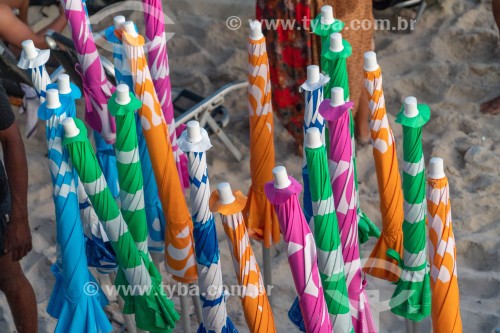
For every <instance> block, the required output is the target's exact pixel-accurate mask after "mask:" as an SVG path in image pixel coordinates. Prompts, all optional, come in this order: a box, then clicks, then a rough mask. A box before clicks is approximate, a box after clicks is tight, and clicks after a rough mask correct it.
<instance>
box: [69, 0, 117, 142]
mask: <svg viewBox="0 0 500 333" xmlns="http://www.w3.org/2000/svg"><path fill="white" fill-rule="evenodd" d="M61 4H62V6H63V7H64V11H65V13H66V18H67V19H68V23H69V26H70V30H71V36H72V38H73V42H74V43H75V49H76V53H77V55H78V60H79V62H80V64H77V65H76V66H77V70H78V71H79V72H80V75H81V76H82V83H83V92H84V96H85V109H86V112H85V121H87V123H88V124H89V125H90V127H92V129H94V130H95V131H97V132H98V133H99V134H101V136H102V137H103V138H104V140H106V142H108V143H113V142H114V141H115V132H116V127H115V120H114V118H113V117H112V116H111V115H110V114H109V112H108V99H109V98H110V97H111V95H112V94H113V92H114V91H115V87H113V85H112V84H111V83H110V82H109V81H108V79H107V77H106V73H105V72H104V69H103V67H102V64H101V59H100V58H99V53H98V52H97V47H96V45H95V42H94V37H93V36H92V31H91V30H90V24H89V20H88V16H87V13H86V9H85V6H84V4H83V3H82V0H61Z"/></svg>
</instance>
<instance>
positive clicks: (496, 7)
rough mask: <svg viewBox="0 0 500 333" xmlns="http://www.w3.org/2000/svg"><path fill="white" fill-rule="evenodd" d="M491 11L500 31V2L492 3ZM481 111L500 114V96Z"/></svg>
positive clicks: (490, 101) (481, 108) (494, 1)
mask: <svg viewBox="0 0 500 333" xmlns="http://www.w3.org/2000/svg"><path fill="white" fill-rule="evenodd" d="M491 10H492V12H493V17H494V18H495V23H496V24H497V28H498V30H500V0H493V1H492V2H491ZM480 110H481V112H482V113H489V114H500V96H498V97H495V98H493V99H492V100H489V101H486V102H484V103H483V104H481V107H480Z"/></svg>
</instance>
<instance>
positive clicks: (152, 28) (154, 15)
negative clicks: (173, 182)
mask: <svg viewBox="0 0 500 333" xmlns="http://www.w3.org/2000/svg"><path fill="white" fill-rule="evenodd" d="M143 7H144V22H145V24H146V38H147V40H148V43H149V47H148V48H147V59H148V66H149V70H150V72H151V76H152V78H153V84H154V86H155V90H156V94H157V95H158V99H159V100H160V103H161V109H162V112H163V116H164V117H165V121H166V123H167V125H168V133H170V142H171V143H172V150H173V152H174V157H175V161H176V163H177V171H178V172H179V178H180V179H181V184H182V187H183V188H188V187H189V173H188V170H187V166H188V160H187V156H186V154H184V152H183V151H182V150H180V149H179V148H178V147H177V133H176V131H175V119H174V104H173V103H172V88H171V86H170V76H169V75H170V68H169V66H168V53H167V40H166V35H165V19H164V16H165V14H163V8H162V5H161V0H143Z"/></svg>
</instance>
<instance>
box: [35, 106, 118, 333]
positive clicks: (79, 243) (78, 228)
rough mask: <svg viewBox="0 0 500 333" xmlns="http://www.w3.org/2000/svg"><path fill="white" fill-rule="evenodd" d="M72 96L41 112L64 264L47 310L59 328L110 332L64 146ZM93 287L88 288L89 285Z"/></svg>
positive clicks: (74, 181)
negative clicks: (64, 123) (90, 266)
mask: <svg viewBox="0 0 500 333" xmlns="http://www.w3.org/2000/svg"><path fill="white" fill-rule="evenodd" d="M68 100H69V99H66V98H64V99H62V102H63V103H64V104H61V106H60V107H58V108H53V109H49V108H47V103H46V102H45V103H43V104H42V105H41V106H40V108H39V110H38V116H39V118H40V119H42V120H45V124H46V137H47V145H48V157H49V162H50V173H51V176H52V184H53V199H54V206H55V211H56V226H57V242H58V244H59V247H60V251H61V252H60V267H59V265H57V264H55V265H54V266H53V267H52V270H53V272H54V274H55V275H56V285H55V287H54V290H53V293H52V296H51V299H50V302H49V306H48V309H47V311H48V312H49V313H50V314H51V315H52V316H54V317H55V318H58V322H57V326H56V329H55V332H64V333H65V332H110V331H111V329H112V327H111V324H110V322H109V320H108V318H107V317H106V314H105V312H104V309H103V306H104V305H106V304H107V300H106V299H105V296H104V294H103V293H102V292H100V289H99V287H98V285H97V284H96V283H95V280H94V278H93V277H92V275H91V274H90V272H89V270H88V268H87V257H86V255H85V241H84V236H83V228H82V223H81V220H80V215H79V214H75V212H78V211H79V204H78V196H77V192H76V183H77V180H78V178H77V175H76V172H75V171H74V170H73V167H72V166H71V164H70V163H69V154H68V151H67V150H66V149H64V148H63V147H62V137H63V135H64V130H63V126H62V121H63V120H64V119H66V117H67V115H68V113H69V112H71V108H72V106H71V104H68V103H66V102H67V101H68ZM89 285H91V286H92V287H93V288H95V289H93V290H92V292H88V289H87V288H88V286H89Z"/></svg>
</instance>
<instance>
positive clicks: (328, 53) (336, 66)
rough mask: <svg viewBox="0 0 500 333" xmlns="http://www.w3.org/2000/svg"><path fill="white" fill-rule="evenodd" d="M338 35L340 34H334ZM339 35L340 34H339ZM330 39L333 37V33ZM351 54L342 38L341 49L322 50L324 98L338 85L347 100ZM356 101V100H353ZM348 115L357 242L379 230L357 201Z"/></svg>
mask: <svg viewBox="0 0 500 333" xmlns="http://www.w3.org/2000/svg"><path fill="white" fill-rule="evenodd" d="M336 35H337V36H339V35H340V34H336ZM340 37H341V36H340ZM331 39H333V34H332V37H331ZM351 55H352V47H351V44H349V42H348V41H347V40H345V39H343V38H342V49H340V50H339V51H332V50H324V51H323V52H322V54H321V58H322V59H323V58H325V59H326V62H327V63H328V66H327V68H328V72H327V74H328V75H329V76H330V81H329V82H328V83H327V85H326V87H325V99H327V98H330V97H331V90H332V88H335V87H340V88H343V89H344V100H345V101H349V94H350V93H349V76H348V73H347V58H348V57H350V56H351ZM354 102H357V101H354ZM349 117H350V119H351V120H350V126H351V128H350V131H351V143H352V157H353V163H354V185H355V186H356V193H355V195H356V203H357V204H356V206H357V209H358V211H357V213H358V234H359V242H360V243H361V244H362V243H365V242H366V241H367V240H368V239H369V238H370V237H375V238H378V237H380V230H379V229H378V227H377V226H376V225H375V224H374V223H373V222H372V221H371V220H370V218H369V217H368V216H367V215H366V214H365V212H364V211H363V210H362V209H361V205H360V203H359V192H358V168H357V164H356V141H355V138H354V133H355V131H354V119H353V116H352V111H351V110H349ZM327 137H328V136H327Z"/></svg>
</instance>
